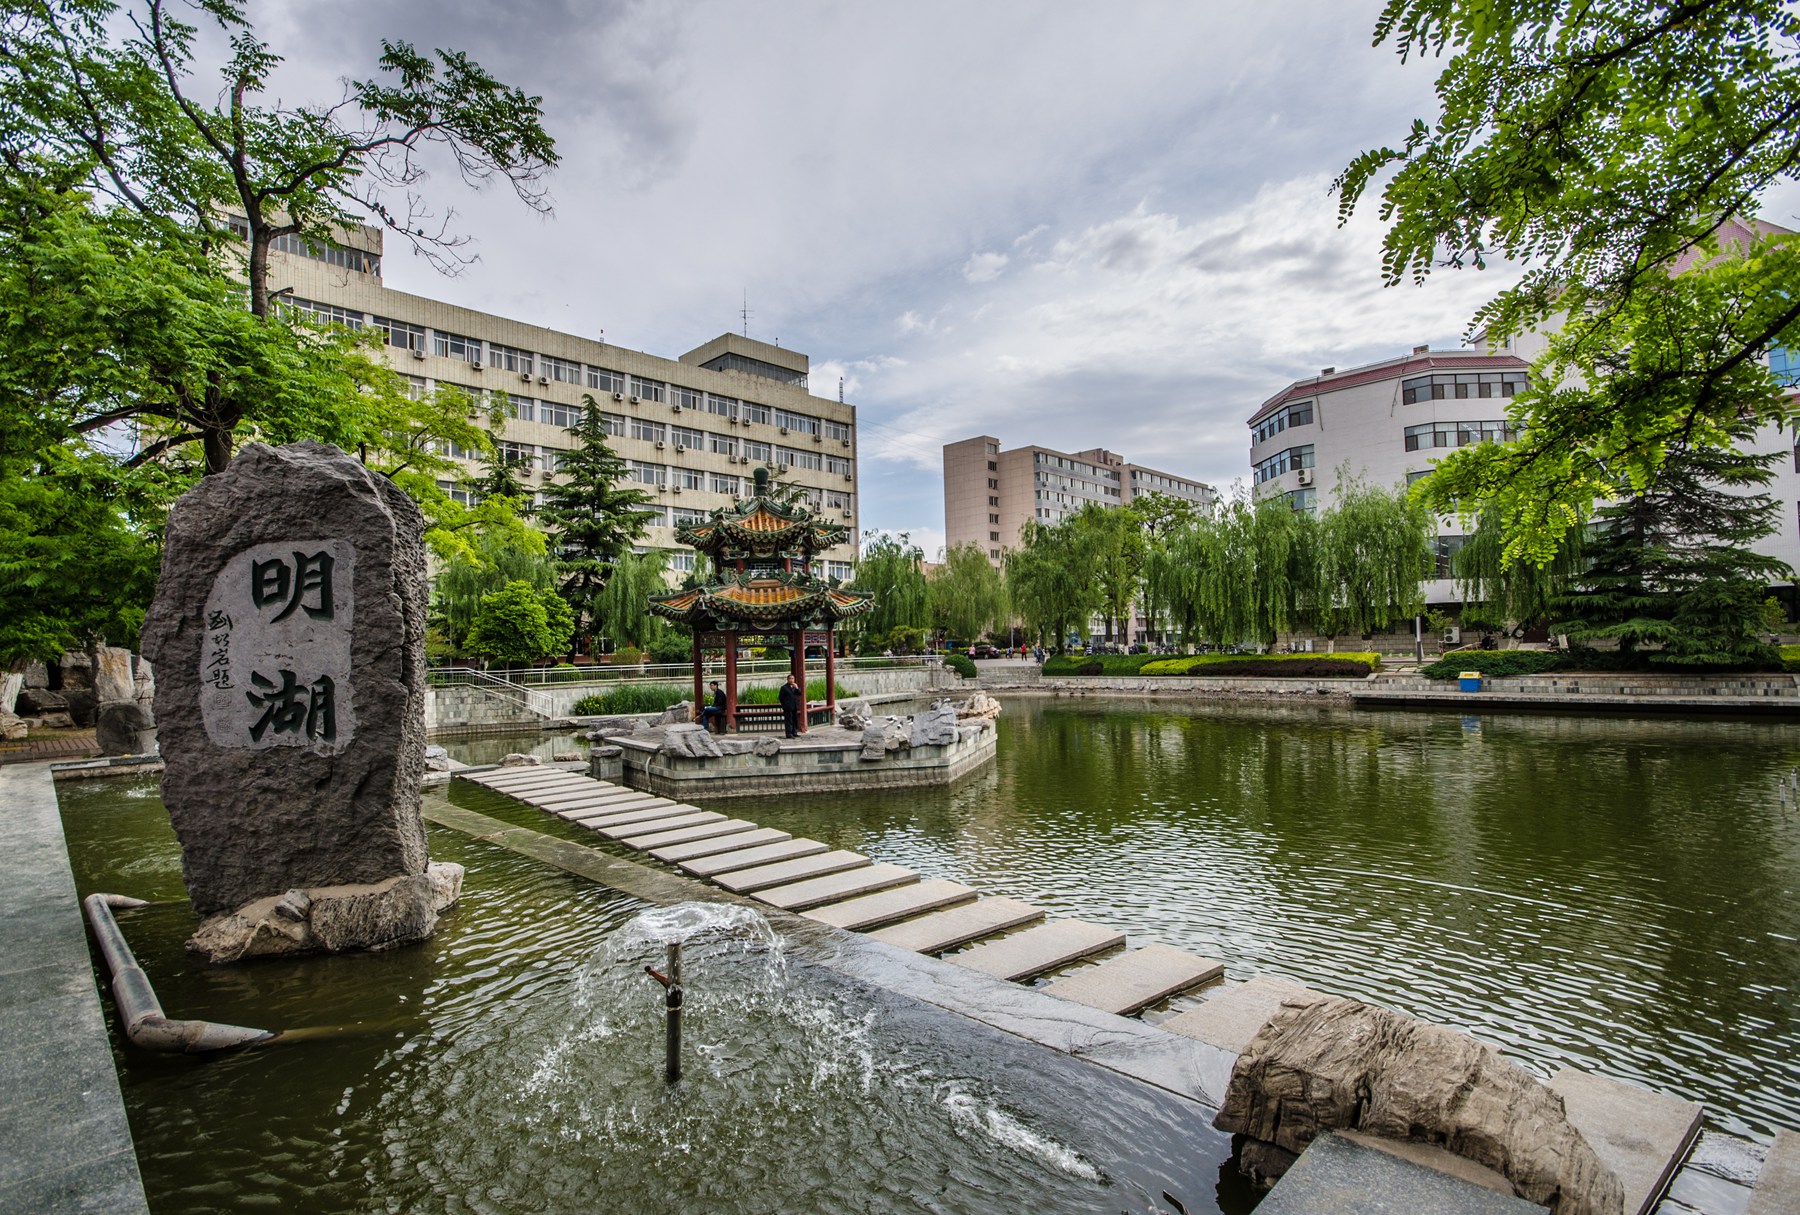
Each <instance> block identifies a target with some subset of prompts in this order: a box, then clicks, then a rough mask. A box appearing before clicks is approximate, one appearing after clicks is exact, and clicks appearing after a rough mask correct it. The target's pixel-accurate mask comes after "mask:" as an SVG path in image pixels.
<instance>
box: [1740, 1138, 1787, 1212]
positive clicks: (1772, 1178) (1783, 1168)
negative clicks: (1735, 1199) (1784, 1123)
mask: <svg viewBox="0 0 1800 1215" xmlns="http://www.w3.org/2000/svg"><path fill="white" fill-rule="evenodd" d="M1795 1211H1800V1131H1776V1132H1775V1142H1774V1143H1771V1144H1770V1145H1769V1154H1768V1156H1767V1157H1766V1158H1765V1159H1764V1160H1763V1167H1762V1176H1761V1177H1760V1178H1758V1179H1757V1182H1756V1189H1755V1191H1754V1192H1752V1193H1751V1195H1750V1209H1749V1210H1748V1211H1746V1212H1745V1215H1792V1213H1793V1212H1795Z"/></svg>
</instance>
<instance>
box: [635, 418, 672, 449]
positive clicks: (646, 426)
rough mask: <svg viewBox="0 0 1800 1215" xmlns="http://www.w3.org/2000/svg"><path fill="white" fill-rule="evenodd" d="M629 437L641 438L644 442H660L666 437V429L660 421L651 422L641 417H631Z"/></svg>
mask: <svg viewBox="0 0 1800 1215" xmlns="http://www.w3.org/2000/svg"><path fill="white" fill-rule="evenodd" d="M631 437H632V438H634V439H642V440H643V441H644V442H646V443H661V442H663V441H664V440H665V439H667V438H668V431H666V430H665V429H663V424H662V423H661V422H651V421H647V420H645V419H643V418H633V419H631Z"/></svg>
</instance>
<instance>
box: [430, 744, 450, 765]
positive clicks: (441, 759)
mask: <svg viewBox="0 0 1800 1215" xmlns="http://www.w3.org/2000/svg"><path fill="white" fill-rule="evenodd" d="M425 770H426V771H427V772H448V771H450V752H448V751H446V750H444V749H443V748H442V747H440V746H438V745H437V744H436V743H433V744H432V745H431V746H429V747H426V748H425Z"/></svg>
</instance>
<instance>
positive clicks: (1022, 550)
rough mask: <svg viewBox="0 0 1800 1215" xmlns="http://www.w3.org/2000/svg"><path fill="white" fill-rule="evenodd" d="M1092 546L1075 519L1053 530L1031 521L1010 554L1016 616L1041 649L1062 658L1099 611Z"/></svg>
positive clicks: (1008, 571) (1009, 587) (1010, 582)
mask: <svg viewBox="0 0 1800 1215" xmlns="http://www.w3.org/2000/svg"><path fill="white" fill-rule="evenodd" d="M1088 543H1089V536H1088V534H1087V533H1085V532H1083V531H1082V530H1081V529H1080V528H1078V527H1077V526H1076V525H1075V522H1074V516H1070V517H1069V518H1067V519H1062V520H1060V521H1058V522H1056V523H1053V524H1049V523H1043V522H1040V521H1039V520H1036V519H1027V520H1026V521H1025V526H1024V527H1023V528H1021V529H1020V531H1019V547H1017V548H1014V549H1008V550H1007V553H1006V588H1007V595H1008V598H1009V599H1010V600H1011V602H1012V609H1013V611H1015V612H1017V613H1018V615H1019V617H1020V618H1021V619H1022V620H1024V622H1025V627H1026V629H1027V630H1028V631H1029V632H1030V633H1031V634H1032V635H1033V636H1034V637H1036V638H1037V640H1038V642H1039V644H1044V645H1048V646H1050V647H1051V648H1053V649H1055V650H1056V651H1057V652H1059V653H1060V652H1061V651H1062V649H1063V647H1064V645H1065V644H1066V643H1067V641H1068V638H1069V635H1070V634H1071V633H1072V632H1074V631H1075V630H1077V629H1079V630H1080V631H1082V632H1084V633H1085V632H1086V631H1087V624H1088V620H1089V618H1090V617H1092V616H1093V614H1094V613H1095V612H1096V611H1097V610H1099V605H1100V597H1099V590H1098V586H1097V584H1096V582H1095V580H1094V578H1093V575H1092V561H1091V558H1090V555H1089V553H1088V551H1087V545H1088Z"/></svg>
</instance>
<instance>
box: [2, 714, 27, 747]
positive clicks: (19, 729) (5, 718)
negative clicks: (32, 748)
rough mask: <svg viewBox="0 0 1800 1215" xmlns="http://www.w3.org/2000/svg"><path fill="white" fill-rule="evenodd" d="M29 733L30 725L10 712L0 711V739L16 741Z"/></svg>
mask: <svg viewBox="0 0 1800 1215" xmlns="http://www.w3.org/2000/svg"><path fill="white" fill-rule="evenodd" d="M30 734H31V727H30V726H28V725H26V724H25V723H24V722H23V721H21V720H20V719H19V718H17V717H14V716H13V715H12V714H11V713H0V741H4V742H18V741H19V740H20V739H21V738H25V737H28V736H29V735H30Z"/></svg>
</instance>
